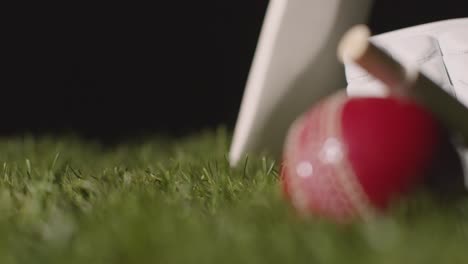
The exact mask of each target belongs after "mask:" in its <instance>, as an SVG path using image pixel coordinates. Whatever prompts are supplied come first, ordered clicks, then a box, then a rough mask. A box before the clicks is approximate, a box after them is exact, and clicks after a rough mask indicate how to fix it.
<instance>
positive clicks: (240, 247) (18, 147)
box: [0, 130, 468, 264]
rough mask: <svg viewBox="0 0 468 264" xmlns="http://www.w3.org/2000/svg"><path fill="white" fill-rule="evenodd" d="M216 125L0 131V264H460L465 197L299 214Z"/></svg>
mask: <svg viewBox="0 0 468 264" xmlns="http://www.w3.org/2000/svg"><path fill="white" fill-rule="evenodd" d="M228 145H229V137H228V136H227V135H226V133H225V132H223V130H220V131H218V132H212V133H205V134H200V135H197V136H193V137H191V138H186V139H184V140H179V141H174V140H170V139H163V138H160V139H154V140H146V141H145V142H144V143H138V144H127V145H121V146H118V147H116V148H113V149H103V148H102V147H100V146H99V145H97V144H93V143H90V142H83V141H80V140H76V139H72V138H63V139H60V140H58V139H52V138H42V139H32V138H26V139H22V138H16V139H2V140H0V234H1V236H0V263H2V264H7V263H236V264H239V263H360V264H362V263H392V264H393V263H467V261H468V202H467V201H462V202H460V203H457V204H440V203H436V202H434V201H431V199H414V200H411V201H408V202H407V203H404V204H401V205H399V206H398V207H396V208H395V209H394V210H393V211H392V212H391V213H390V214H389V215H387V216H382V217H380V218H379V219H376V220H375V221H373V222H370V223H355V224H352V225H349V226H338V225H335V224H333V223H330V222H327V221H323V220H320V219H317V218H313V217H310V218H307V219H304V218H300V217H298V216H296V215H295V214H294V212H293V211H292V210H291V209H290V207H289V206H288V204H287V203H286V202H285V201H284V200H283V198H282V196H281V192H280V188H279V182H278V172H277V169H278V168H277V167H278V166H277V164H275V163H274V161H273V160H271V159H268V158H263V157H251V158H249V159H248V161H246V162H244V163H243V165H242V166H240V167H239V168H237V169H230V168H229V166H228V163H227V161H226V155H227V148H228Z"/></svg>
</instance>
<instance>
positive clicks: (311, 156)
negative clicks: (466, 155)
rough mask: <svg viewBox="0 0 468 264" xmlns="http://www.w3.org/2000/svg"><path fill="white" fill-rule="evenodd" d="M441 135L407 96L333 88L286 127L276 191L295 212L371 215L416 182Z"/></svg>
mask: <svg viewBox="0 0 468 264" xmlns="http://www.w3.org/2000/svg"><path fill="white" fill-rule="evenodd" d="M442 134H443V133H442V129H441V127H440V125H439V123H438V122H437V120H436V119H435V118H434V117H433V116H432V114H431V113H430V112H429V111H428V110H426V109H425V108H423V107H422V106H420V105H419V104H417V103H415V102H413V101H410V100H409V99H403V98H393V97H388V98H372V97H366V98H364V97H363V98H348V97H347V96H346V95H345V94H344V93H338V94H335V95H333V96H330V97H328V98H326V99H325V100H323V101H321V102H319V103H318V104H317V105H315V106H314V107H313V108H312V109H311V110H310V111H308V112H306V113H305V114H304V115H302V116H301V117H300V118H299V119H298V120H296V121H295V122H294V123H293V125H292V126H291V128H290V130H289V133H288V136H287V139H286V144H285V147H284V153H283V164H282V172H281V177H282V184H283V190H284V191H285V192H286V195H287V197H288V198H289V199H290V200H291V202H292V204H293V206H294V207H295V208H296V209H298V210H299V211H301V212H305V213H314V214H317V215H320V216H324V217H327V218H331V219H334V220H338V221H346V220H350V219H353V218H356V217H361V218H366V217H369V216H372V215H374V214H375V213H376V212H379V211H382V210H385V209H386V208H388V207H389V205H390V204H391V203H392V202H393V201H394V199H395V198H398V197H400V196H401V195H404V194H407V193H408V192H409V191H410V190H411V189H412V188H414V187H416V186H417V184H418V183H420V182H422V181H423V178H424V174H425V172H426V170H427V169H428V168H429V167H430V165H431V162H432V161H433V157H434V155H435V154H436V152H437V149H438V146H439V144H440V143H441V142H442V139H441V138H442Z"/></svg>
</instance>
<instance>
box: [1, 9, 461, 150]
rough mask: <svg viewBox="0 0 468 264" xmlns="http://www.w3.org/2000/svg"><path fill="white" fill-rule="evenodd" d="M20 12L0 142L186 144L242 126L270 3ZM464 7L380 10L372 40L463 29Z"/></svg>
mask: <svg viewBox="0 0 468 264" xmlns="http://www.w3.org/2000/svg"><path fill="white" fill-rule="evenodd" d="M152 4H153V5H147V6H143V5H137V4H131V6H129V4H128V3H127V4H125V5H121V6H118V5H117V4H113V5H112V6H99V7H98V6H95V5H82V6H78V5H77V6H67V7H57V6H51V7H44V6H41V7H40V9H36V8H34V7H21V9H20V10H19V15H18V16H13V18H12V19H10V20H9V22H8V23H7V25H6V31H7V32H5V33H4V36H3V43H4V44H7V45H6V46H8V47H7V48H4V54H5V57H6V58H5V59H4V60H3V63H4V70H3V74H2V75H3V78H2V94H0V96H1V97H0V115H1V116H2V118H0V135H20V134H25V133H27V134H31V133H32V134H35V135H41V134H60V133H74V134H78V135H81V136H84V137H90V138H97V139H101V140H104V141H109V142H112V141H115V140H123V139H132V138H136V137H140V136H142V135H151V134H155V133H158V134H160V133H165V134H169V135H175V136H181V135H186V134H187V133H192V132H196V131H199V130H200V129H203V128H212V127H216V126H218V125H221V124H222V125H227V126H228V127H230V128H232V127H233V125H234V122H235V119H236V117H237V113H238V108H239V105H240V102H241V98H242V94H243V88H244V85H245V81H246V79H247V75H248V71H249V67H250V63H251V60H252V57H253V54H254V51H255V45H256V42H257V38H258V34H259V32H260V29H261V24H262V21H263V16H264V13H265V9H266V7H267V4H268V2H267V1H264V0H249V1H244V0H237V1H216V2H215V1H213V2H212V3H210V2H209V1H208V2H207V1H204V2H203V3H192V1H190V2H189V1H186V3H185V2H178V3H172V4H167V3H157V2H156V3H152ZM467 15H468V7H467V4H466V1H465V0H458V1H455V0H447V1H433V2H432V1H409V0H406V1H402V0H392V1H382V0H380V1H376V3H375V4H374V7H373V10H372V14H371V17H370V19H369V25H370V27H371V29H372V30H373V32H374V33H382V32H386V31H390V30H394V29H398V28H402V27H407V26H412V25H417V24H421V23H426V22H431V21H437V20H442V19H447V18H456V17H466V16H467Z"/></svg>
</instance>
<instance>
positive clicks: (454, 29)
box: [345, 18, 468, 182]
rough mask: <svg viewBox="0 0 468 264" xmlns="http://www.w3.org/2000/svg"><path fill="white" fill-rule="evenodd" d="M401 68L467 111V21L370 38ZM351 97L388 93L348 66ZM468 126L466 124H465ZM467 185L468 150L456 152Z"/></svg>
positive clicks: (428, 26) (367, 76)
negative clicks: (415, 72)
mask: <svg viewBox="0 0 468 264" xmlns="http://www.w3.org/2000/svg"><path fill="white" fill-rule="evenodd" d="M371 42H373V43H374V44H375V45H376V46H379V47H381V48H383V49H384V50H386V51H387V52H388V53H389V54H390V55H391V56H393V57H394V58H395V59H396V60H398V61H399V62H400V63H402V64H403V65H407V66H414V65H416V66H417V67H419V68H420V70H421V71H422V72H423V73H424V74H425V75H426V76H428V77H429V78H431V79H432V80H433V81H435V82H436V83H438V84H439V85H440V86H441V87H443V88H444V89H445V90H446V91H448V92H449V93H451V94H452V95H454V96H455V97H456V98H457V99H458V100H459V101H460V102H462V103H463V104H464V105H466V106H467V107H468V18H462V19H452V20H446V21H440V22H435V23H430V24H425V25H420V26H416V27H410V28H405V29H400V30H396V31H392V32H388V33H385V34H381V35H376V36H373V37H372V38H371ZM345 68H346V79H347V82H348V86H347V92H348V95H350V96H385V95H386V94H387V89H385V86H384V85H383V84H382V83H381V82H380V81H378V80H376V79H374V78H373V77H371V76H370V75H369V74H368V73H367V72H365V71H364V70H362V69H361V68H359V66H357V65H353V64H348V65H345ZM466 122H468V120H466ZM459 151H460V156H461V158H462V160H464V163H465V164H464V166H465V178H466V180H467V182H468V150H467V149H462V148H461V147H460V148H459Z"/></svg>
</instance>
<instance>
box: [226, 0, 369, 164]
mask: <svg viewBox="0 0 468 264" xmlns="http://www.w3.org/2000/svg"><path fill="white" fill-rule="evenodd" d="M371 2H372V0H352V1H350V0H272V1H270V4H269V7H268V10H267V13H266V17H265V21H264V25H263V28H262V32H261V35H260V39H259V42H258V46H257V50H256V54H255V57H254V60H253V64H252V68H251V71H250V74H249V78H248V81H247V86H246V89H245V93H244V98H243V101H242V104H241V109H240V113H239V117H238V120H237V124H236V129H235V132H234V138H233V142H232V145H231V150H230V154H229V158H230V162H231V164H232V165H236V164H237V163H238V162H239V160H241V159H242V157H243V156H244V155H245V154H247V153H253V152H257V153H258V152H261V151H267V152H269V153H271V154H273V155H276V156H278V155H279V154H280V153H281V150H282V147H283V141H284V138H285V135H286V132H287V130H288V128H289V125H290V124H291V123H292V121H294V119H295V118H297V116H298V115H299V114H301V113H302V112H303V111H305V110H306V109H307V108H308V107H310V105H311V104H312V103H313V102H314V101H316V100H318V99H319V98H321V97H322V96H324V95H326V94H329V93H331V92H333V91H336V90H337V89H340V88H344V86H345V76H344V71H343V66H342V65H341V64H340V63H339V61H338V59H337V57H336V55H335V54H336V48H337V45H338V41H339V40H340V38H341V35H342V34H343V33H344V32H345V31H346V30H348V29H349V28H350V27H351V26H353V25H354V24H357V23H363V22H365V21H366V19H367V15H368V11H369V8H370V6H371Z"/></svg>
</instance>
